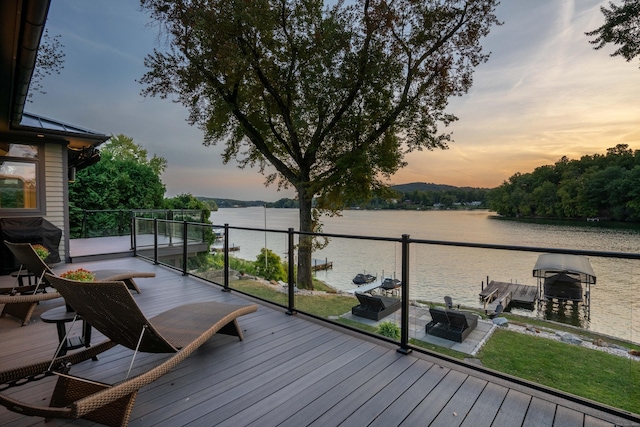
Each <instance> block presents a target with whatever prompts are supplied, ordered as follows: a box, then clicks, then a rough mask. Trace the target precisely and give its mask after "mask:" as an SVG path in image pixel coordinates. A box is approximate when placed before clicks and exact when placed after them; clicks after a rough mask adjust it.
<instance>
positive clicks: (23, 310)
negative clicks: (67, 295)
mask: <svg viewBox="0 0 640 427" xmlns="http://www.w3.org/2000/svg"><path fill="white" fill-rule="evenodd" d="M4 244H5V245H6V246H7V248H9V250H10V251H11V252H12V253H13V255H14V256H15V257H16V259H17V260H18V262H19V263H20V264H22V266H23V268H25V269H27V270H28V271H29V272H30V273H32V274H33V275H34V276H35V285H34V286H19V287H15V288H0V304H4V307H3V309H2V312H0V317H1V316H4V315H6V314H10V315H12V316H14V317H17V318H18V319H20V320H22V325H23V326H25V325H27V324H28V323H29V322H30V320H31V315H32V314H33V310H34V309H35V307H36V305H37V304H38V302H39V301H44V300H49V299H54V298H59V297H60V294H58V293H57V292H54V293H46V292H45V293H41V294H37V292H38V291H44V290H45V288H46V287H47V286H48V285H49V283H48V282H47V280H46V279H45V277H44V275H45V274H51V275H55V273H54V272H53V271H52V270H51V269H50V268H49V266H48V265H47V264H45V262H44V261H43V260H42V259H41V258H40V257H39V256H38V254H37V253H36V251H35V250H34V249H33V246H31V244H30V243H11V242H8V241H6V240H5V241H4ZM92 273H93V274H94V275H95V276H96V280H98V281H123V282H124V283H125V284H126V285H127V287H128V288H129V289H131V290H135V291H137V292H138V293H140V288H138V285H137V283H136V282H135V281H134V280H133V279H134V278H136V277H155V275H156V274H155V273H153V272H144V271H133V270H96V271H93V272H92ZM26 293H29V294H32V295H26Z"/></svg>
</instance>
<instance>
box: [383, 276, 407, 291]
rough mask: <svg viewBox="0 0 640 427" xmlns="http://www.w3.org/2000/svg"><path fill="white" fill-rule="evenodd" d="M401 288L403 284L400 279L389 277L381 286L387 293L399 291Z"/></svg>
mask: <svg viewBox="0 0 640 427" xmlns="http://www.w3.org/2000/svg"><path fill="white" fill-rule="evenodd" d="M400 286H402V282H401V281H400V280H398V279H392V278H391V277H387V278H386V279H384V280H383V281H382V283H381V284H380V287H381V288H382V289H384V290H386V291H391V290H394V289H398V288H399V287H400Z"/></svg>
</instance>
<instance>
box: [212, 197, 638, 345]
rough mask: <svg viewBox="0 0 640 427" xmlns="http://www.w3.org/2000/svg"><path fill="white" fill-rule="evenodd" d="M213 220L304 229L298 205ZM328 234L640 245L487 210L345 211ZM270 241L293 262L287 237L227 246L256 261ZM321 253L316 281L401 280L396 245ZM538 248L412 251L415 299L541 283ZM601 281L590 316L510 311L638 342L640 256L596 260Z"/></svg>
mask: <svg viewBox="0 0 640 427" xmlns="http://www.w3.org/2000/svg"><path fill="white" fill-rule="evenodd" d="M211 221H212V222H213V223H214V224H216V225H223V224H229V225H230V226H232V227H254V228H265V224H266V228H267V229H272V230H287V229H288V228H289V227H292V228H294V229H295V230H297V229H298V211H297V210H295V209H264V208H241V209H219V210H218V211H217V212H213V213H212V214H211ZM322 222H323V224H324V226H323V232H325V233H331V234H345V235H358V236H377V237H392V238H400V237H401V236H402V235H403V234H409V235H410V236H411V238H414V239H428V240H440V241H454V242H471V243H493V244H501V245H518V246H534V247H549V248H565V249H591V250H598V251H612V252H632V253H637V252H639V251H640V231H638V230H635V229H623V228H612V227H610V226H609V225H608V224H604V223H601V224H593V223H584V224H582V223H579V224H576V223H574V224H570V223H561V224H538V223H526V222H516V221H506V220H501V219H497V218H495V217H494V215H493V214H492V213H490V212H488V211H362V210H350V211H344V212H343V215H342V216H341V217H333V218H326V217H325V218H323V219H322ZM265 240H266V245H267V247H269V249H271V250H272V251H274V252H275V253H277V254H278V255H280V256H281V257H282V258H283V259H284V258H286V251H287V246H286V235H285V234H279V233H264V232H250V231H242V230H231V232H230V233H229V243H230V244H234V245H236V246H239V247H240V250H239V251H238V252H234V256H238V257H240V258H245V259H249V260H255V259H256V256H257V254H258V253H259V252H260V249H261V248H262V247H264V246H265ZM313 257H314V259H322V260H324V259H328V261H330V262H333V269H331V270H327V271H320V272H318V273H317V277H318V278H319V279H321V280H323V281H326V282H327V283H328V284H330V285H332V286H333V287H335V288H337V289H340V290H349V289H353V288H354V287H355V286H354V285H353V283H352V282H351V279H352V278H353V277H354V276H355V275H356V274H357V273H370V274H373V275H375V276H377V277H378V279H381V278H382V277H394V276H395V277H398V278H399V276H400V268H401V267H400V266H401V247H400V244H399V243H395V242H384V241H368V240H355V239H343V238H332V239H331V240H330V242H329V244H328V246H327V247H326V248H324V249H322V250H319V251H317V252H314V256H313ZM537 257H538V254H537V253H532V252H516V251H504V250H488V249H475V248H459V247H448V246H437V245H421V244H412V245H411V247H410V281H409V283H410V298H411V299H420V300H428V301H437V302H442V301H443V298H444V296H445V295H450V296H451V297H453V299H454V303H455V304H461V305H465V306H470V307H477V308H481V307H482V304H481V302H480V300H479V297H478V293H479V292H480V290H481V287H482V285H483V283H486V281H487V277H488V278H489V280H498V281H503V282H514V283H523V284H529V285H536V278H534V277H533V276H532V271H533V266H534V264H535V262H536V259H537ZM590 261H591V265H592V267H593V270H594V272H595V274H596V277H597V283H596V285H593V286H592V287H591V318H590V320H586V319H585V318H584V316H582V310H575V309H573V306H572V304H567V306H566V307H564V308H560V307H555V308H554V309H553V310H548V311H546V312H545V310H541V311H540V312H538V309H537V308H534V309H533V310H528V309H513V312H517V313H518V314H523V315H527V316H533V317H547V318H551V319H553V320H559V321H563V322H567V323H573V324H578V325H579V326H581V327H584V328H586V329H590V330H593V331H595V332H600V333H604V334H608V335H613V336H616V337H619V338H622V339H626V340H630V341H634V342H640V275H639V274H638V273H639V271H640V270H639V269H638V268H639V266H640V261H635V260H615V259H609V258H600V257H590Z"/></svg>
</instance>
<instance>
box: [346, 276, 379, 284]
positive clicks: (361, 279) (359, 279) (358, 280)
mask: <svg viewBox="0 0 640 427" xmlns="http://www.w3.org/2000/svg"><path fill="white" fill-rule="evenodd" d="M376 279H377V277H376V276H374V275H372V274H363V273H358V274H356V277H354V278H353V280H352V282H353V284H354V285H358V286H361V285H366V284H368V283H373V282H375V281H376Z"/></svg>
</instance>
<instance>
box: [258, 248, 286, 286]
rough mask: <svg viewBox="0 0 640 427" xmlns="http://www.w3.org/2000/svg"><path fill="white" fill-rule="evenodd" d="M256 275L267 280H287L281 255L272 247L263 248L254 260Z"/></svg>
mask: <svg viewBox="0 0 640 427" xmlns="http://www.w3.org/2000/svg"><path fill="white" fill-rule="evenodd" d="M254 265H255V269H256V275H258V276H260V277H264V278H265V279H267V280H275V281H278V280H287V273H286V272H285V270H284V266H283V265H282V261H281V260H280V257H279V256H278V255H277V254H276V253H274V252H273V251H272V250H270V249H265V248H262V250H261V251H260V254H259V255H258V258H257V260H256V261H255V262H254Z"/></svg>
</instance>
